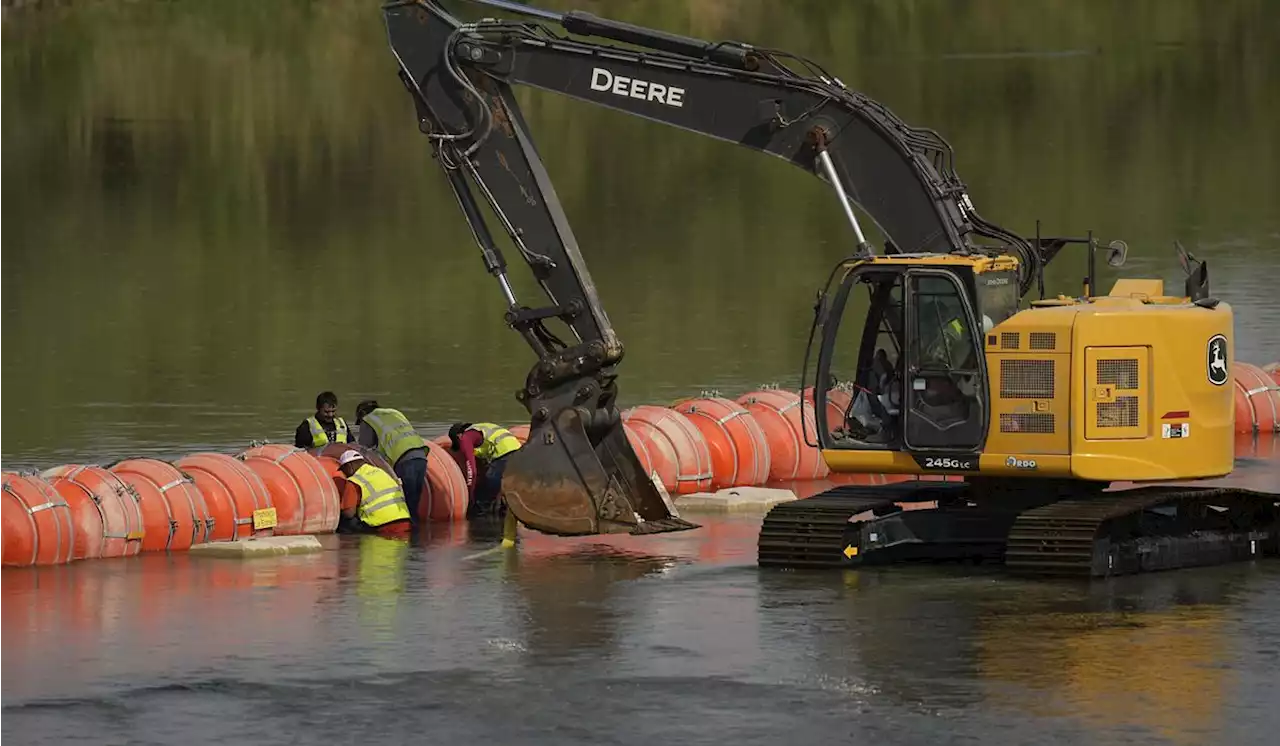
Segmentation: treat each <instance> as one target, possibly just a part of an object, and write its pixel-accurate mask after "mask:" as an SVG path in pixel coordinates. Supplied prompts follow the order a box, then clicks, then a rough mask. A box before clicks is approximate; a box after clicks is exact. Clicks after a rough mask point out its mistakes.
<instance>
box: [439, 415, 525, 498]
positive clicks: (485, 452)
mask: <svg viewBox="0 0 1280 746" xmlns="http://www.w3.org/2000/svg"><path fill="white" fill-rule="evenodd" d="M519 449H520V439H519V438H517V437H516V436H515V433H513V432H511V431H510V430H508V429H507V428H505V427H502V426H501V425H495V424H493V423H492V422H477V423H475V424H472V423H470V422H455V423H453V425H452V426H451V427H450V428H449V453H450V455H452V456H453V458H454V460H455V461H457V462H458V466H459V467H460V468H461V469H462V476H463V478H464V479H466V482H467V491H468V493H469V495H470V499H469V500H468V501H467V517H468V518H477V517H494V516H502V515H503V514H504V513H505V512H506V504H505V503H504V502H503V501H502V499H501V495H502V474H503V471H504V470H505V469H506V467H507V457H508V456H510V455H511V453H512V452H514V451H517V450H519Z"/></svg>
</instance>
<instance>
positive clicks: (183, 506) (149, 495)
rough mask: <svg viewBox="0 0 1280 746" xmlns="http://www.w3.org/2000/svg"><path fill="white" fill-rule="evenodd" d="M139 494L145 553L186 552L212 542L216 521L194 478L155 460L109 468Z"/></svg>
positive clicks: (129, 462)
mask: <svg viewBox="0 0 1280 746" xmlns="http://www.w3.org/2000/svg"><path fill="white" fill-rule="evenodd" d="M108 471H110V472H111V473H113V474H115V475H116V476H117V477H120V479H121V480H122V481H124V483H125V484H128V485H129V486H130V487H132V488H133V490H134V492H136V493H137V494H138V505H139V507H140V508H141V511H142V531H143V536H142V551H144V552H164V551H169V552H175V551H185V550H187V549H190V548H191V547H192V546H194V545H196V544H204V543H205V542H207V541H208V540H209V533H210V530H211V529H212V528H213V525H212V524H213V520H212V518H211V517H210V516H209V509H208V506H207V505H206V504H205V501H204V495H202V494H201V493H200V488H198V487H196V483H195V482H194V481H192V479H191V477H189V476H187V475H186V474H183V473H182V472H180V471H178V469H177V467H175V466H174V465H173V464H170V463H167V462H164V461H160V460H159V459H153V458H137V459H125V460H124V461H120V462H117V463H115V464H113V465H112V466H110V467H108Z"/></svg>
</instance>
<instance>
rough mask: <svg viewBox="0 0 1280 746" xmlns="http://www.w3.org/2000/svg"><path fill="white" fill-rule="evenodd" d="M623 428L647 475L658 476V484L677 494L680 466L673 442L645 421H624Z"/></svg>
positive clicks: (650, 476)
mask: <svg viewBox="0 0 1280 746" xmlns="http://www.w3.org/2000/svg"><path fill="white" fill-rule="evenodd" d="M622 427H623V430H624V431H625V432H626V434H627V440H628V441H630V442H631V448H632V449H633V450H634V451H635V452H636V457H637V458H639V459H640V465H641V466H643V467H644V469H645V475H646V476H648V477H649V478H651V479H652V478H653V475H654V474H657V475H658V482H659V483H661V484H662V486H663V487H664V488H665V489H666V490H667V492H669V493H671V494H676V487H677V485H678V484H679V482H678V481H677V480H678V479H679V477H680V466H679V458H678V457H677V455H676V451H675V446H673V445H672V444H671V441H670V440H669V439H668V438H667V437H666V436H665V435H663V434H662V433H661V432H660V431H659V430H658V428H657V426H656V425H653V424H652V423H649V422H645V421H643V420H631V421H624V422H623V423H622Z"/></svg>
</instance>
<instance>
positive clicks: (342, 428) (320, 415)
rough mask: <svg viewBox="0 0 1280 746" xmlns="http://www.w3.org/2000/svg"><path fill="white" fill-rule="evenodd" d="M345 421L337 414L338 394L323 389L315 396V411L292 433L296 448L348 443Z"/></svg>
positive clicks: (348, 437)
mask: <svg viewBox="0 0 1280 746" xmlns="http://www.w3.org/2000/svg"><path fill="white" fill-rule="evenodd" d="M349 442H351V441H350V436H349V434H348V432H347V421H346V420H344V419H342V418H341V417H339V416H338V395H337V394H335V393H333V392H332V391H323V392H321V393H320V394H319V395H318V396H316V413H315V414H313V415H311V416H310V417H308V418H307V419H305V420H303V421H302V424H300V425H298V429H297V430H296V431H294V433H293V445H294V446H295V447H297V448H304V449H311V448H324V447H325V446H327V445H329V444H330V443H349Z"/></svg>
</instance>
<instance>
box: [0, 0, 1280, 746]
mask: <svg viewBox="0 0 1280 746" xmlns="http://www.w3.org/2000/svg"><path fill="white" fill-rule="evenodd" d="M548 4H549V5H553V6H555V7H561V8H563V7H567V6H566V4H565V3H562V2H561V3H548ZM30 5H32V7H28V8H25V9H23V10H20V11H9V10H6V12H5V18H4V26H3V51H2V52H0V54H2V55H3V74H4V80H3V104H4V126H3V147H4V152H5V158H4V161H3V167H2V168H3V187H4V188H3V198H2V199H3V208H4V217H5V218H6V219H5V220H4V221H3V228H2V230H3V245H4V259H5V266H4V273H3V296H4V297H3V335H2V338H3V341H2V342H0V344H2V345H3V386H4V391H3V393H4V404H5V406H4V407H3V413H2V417H3V420H2V423H3V430H4V439H3V444H2V445H0V452H2V456H3V462H4V467H5V468H17V467H30V466H34V467H41V468H43V467H48V466H54V465H57V464H60V463H67V462H75V461H106V460H112V459H116V458H121V457H124V456H133V455H159V456H178V455H181V454H184V453H189V452H191V451H195V450H200V449H206V448H214V449H219V450H237V449H239V448H243V447H244V445H245V444H247V443H248V442H249V441H250V440H252V439H259V438H269V439H273V440H285V439H287V438H288V437H289V433H290V432H291V431H292V429H293V428H294V426H295V425H296V423H297V422H298V420H299V419H300V418H301V417H303V416H304V415H305V414H306V413H307V412H308V411H309V408H310V404H311V401H312V399H313V398H314V396H315V393H316V392H318V391H320V390H323V389H333V390H335V391H336V392H338V394H339V396H340V397H341V399H342V405H341V409H342V412H343V413H344V414H349V413H350V410H351V408H352V407H353V405H354V403H355V402H356V401H357V400H358V399H360V398H363V397H365V396H377V397H378V398H379V399H381V400H382V401H384V402H386V403H391V404H394V405H396V406H399V407H400V408H402V409H403V410H404V411H406V412H407V413H409V414H410V415H411V416H412V417H413V418H414V419H415V421H416V422H417V423H418V424H419V425H420V427H421V428H422V429H423V430H424V431H426V432H428V433H435V432H439V430H440V428H441V426H442V425H443V424H444V423H447V422H450V421H452V420H455V419H462V418H465V419H472V420H474V419H476V418H478V417H483V418H485V419H497V420H500V421H514V420H516V419H517V418H518V417H519V416H520V415H521V410H520V409H519V407H518V405H517V404H516V402H515V400H514V398H513V397H512V396H511V392H512V391H513V390H514V389H515V388H516V387H517V386H519V385H520V383H521V382H522V381H523V379H524V374H525V372H526V370H527V366H528V364H529V363H530V359H529V355H528V353H527V351H526V350H525V349H524V348H523V347H522V346H521V344H520V342H519V341H518V339H516V338H515V336H514V335H513V334H511V333H510V332H508V331H506V330H505V328H504V327H503V324H502V321H501V312H502V309H501V303H500V296H499V294H498V292H497V288H496V287H494V286H493V284H492V281H491V279H490V278H489V277H488V276H486V275H485V273H484V272H483V270H482V267H481V265H480V262H479V260H478V258H477V257H476V256H475V255H474V250H473V248H472V243H471V240H470V238H469V236H468V235H467V233H466V230H465V227H464V226H463V225H462V223H461V221H460V219H459V218H458V216H457V215H456V210H455V209H454V208H453V206H452V205H451V202H450V200H451V198H449V196H448V194H447V192H446V191H445V189H444V187H443V184H442V182H441V180H440V178H439V175H438V173H437V172H436V170H435V164H434V163H432V161H431V160H430V158H429V156H428V151H427V148H426V145H425V143H424V142H423V140H422V138H421V136H420V135H418V134H417V132H416V129H415V127H414V125H413V119H412V117H413V115H412V108H411V106H410V103H409V101H408V99H407V97H406V96H405V94H404V92H403V90H402V88H401V87H400V84H399V82H398V81H397V80H396V78H395V75H394V68H393V67H392V60H391V59H390V57H389V54H388V52H387V49H386V46H385V40H384V37H383V32H382V29H381V27H380V18H379V15H378V12H377V7H376V3H375V4H373V5H370V4H369V3H366V2H355V1H354V0H353V1H350V2H345V1H336V0H331V1H329V2H315V3H300V2H275V3H261V2H255V1H251V0H224V1H222V2H217V3H197V2H186V1H180V2H168V3H153V4H143V3H126V2H113V1H111V0H102V1H100V2H71V3H58V4H56V6H55V5H53V4H46V5H45V6H44V7H41V4H39V3H36V4H30ZM579 7H584V8H587V9H589V10H592V11H594V12H598V13H603V14H608V15H613V16H615V17H618V18H621V19H624V20H630V21H635V22H639V23H644V24H648V25H655V26H660V27H662V28H666V29H670V30H673V31H677V32H686V33H694V34H698V35H701V36H704V37H710V38H723V37H737V38H744V39H747V40H749V41H752V42H757V43H760V44H769V45H773V46H779V47H783V48H786V49H789V50H793V51H797V52H801V53H805V54H807V55H808V56H812V57H814V58H815V59H818V60H821V61H822V62H824V64H826V66H827V67H829V68H830V69H832V70H833V71H835V72H837V73H838V74H839V75H840V76H841V77H842V78H843V79H844V80H845V81H846V82H847V83H849V84H850V85H852V86H855V87H857V88H859V89H861V90H864V91H866V92H867V93H869V94H870V95H872V96H874V97H876V98H878V99H879V100H881V101H883V102H885V103H886V104H888V105H889V106H890V107H892V108H893V109H894V110H895V111H896V112H898V113H899V114H900V115H901V116H902V117H903V118H905V119H906V120H907V121H908V122H911V123H913V124H920V125H927V126H931V127H934V128H936V129H938V130H939V131H940V132H941V133H942V134H943V135H944V136H945V137H946V138H947V139H948V140H949V141H950V142H951V144H952V145H953V147H954V148H955V150H956V158H957V168H958V171H959V173H960V175H961V177H962V178H964V179H965V180H966V182H967V183H968V184H969V186H970V192H971V194H972V195H973V198H974V200H975V202H976V203H977V205H978V207H979V209H981V210H982V212H983V213H984V214H985V215H986V216H987V217H988V218H991V219H993V220H996V221H997V222H1000V223H1002V224H1004V225H1006V226H1007V227H1009V228H1011V229H1014V230H1018V231H1021V232H1024V233H1030V232H1032V231H1033V230H1034V226H1035V220H1036V219H1041V220H1043V221H1044V225H1045V230H1046V232H1049V233H1071V234H1077V233H1083V232H1085V231H1087V230H1089V229H1093V230H1094V231H1095V232H1096V233H1097V234H1098V235H1099V236H1102V237H1103V238H1104V239H1109V238H1113V237H1118V238H1123V239H1125V240H1126V241H1128V243H1129V245H1130V248H1131V253H1130V265H1129V267H1128V268H1126V270H1125V271H1126V272H1142V273H1154V274H1156V275H1157V276H1160V277H1163V278H1164V279H1165V280H1166V281H1169V282H1173V281H1177V280H1178V270H1177V268H1176V265H1175V264H1174V263H1173V261H1172V259H1173V254H1172V249H1171V244H1172V241H1173V239H1175V238H1178V239H1180V240H1181V241H1182V242H1183V243H1184V244H1186V245H1187V246H1188V247H1189V248H1190V249H1191V250H1192V251H1193V252H1195V253H1196V254H1197V255H1198V256H1200V257H1202V258H1208V259H1209V262H1210V265H1211V268H1212V274H1211V276H1212V281H1213V283H1214V286H1215V289H1216V292H1217V294H1218V295H1220V296H1221V297H1222V298H1224V299H1225V300H1226V301H1228V302H1230V303H1231V304H1233V305H1234V306H1235V308H1236V309H1237V330H1236V331H1237V351H1238V357H1239V358H1240V359H1241V360H1245V361H1249V362H1255V363H1265V362H1269V361H1272V360H1276V359H1280V343H1278V341H1277V337H1276V335H1275V331H1274V330H1275V328H1276V325H1277V323H1280V304H1277V303H1276V301H1275V287H1276V278H1275V272H1274V268H1275V266H1276V261H1277V257H1280V222H1278V221H1280V216H1278V215H1280V214H1278V213H1277V212H1276V211H1275V205H1276V204H1280V176H1278V174H1280V169H1276V168H1274V167H1272V164H1275V163H1277V162H1280V151H1277V140H1276V139H1275V137H1274V122H1275V121H1276V119H1277V116H1280V110H1278V109H1277V107H1278V106H1280V103H1277V102H1280V62H1278V61H1280V57H1277V56H1276V55H1275V54H1274V50H1275V49H1276V48H1277V46H1278V45H1280V25H1277V24H1275V23H1273V22H1272V14H1271V13H1270V11H1271V10H1272V9H1271V8H1270V6H1269V4H1268V3H1267V2H1265V1H1264V0H1251V1H1250V0H1241V1H1240V2H1235V3H1230V4H1223V3H1216V2H1210V1H1209V0H1204V1H1203V2H1192V1H1191V0H1166V1H1165V2H1160V3H1143V4H1131V3H1125V4H1118V3H1110V2H1103V1H1102V0H1087V1H1081V0H1037V1H1036V2H1025V3H1006V2H1000V1H999V0H979V1H977V2H969V3H964V4H955V3H948V2H943V1H942V0H922V1H920V2H915V3H909V4H895V3H881V2H842V3H823V2H803V1H801V0H794V1H792V2H788V3H785V4H779V3H773V2H767V1H765V0H714V1H708V2H699V3H696V4H690V3H683V2H676V1H675V0H662V1H660V2H649V3H642V4H637V3H608V2H592V3H587V4H582V5H580V6H579ZM523 100H524V101H525V102H526V105H527V108H526V113H527V115H528V119H529V121H530V123H531V126H532V128H533V130H534V132H535V135H536V136H537V137H538V142H539V147H540V149H541V151H542V153H543V155H544V157H545V159H546V160H547V163H548V168H549V170H550V173H551V175H552V178H553V179H554V180H555V183H556V185H557V188H558V190H559V193H560V196H561V198H562V200H563V201H564V203H565V207H566V210H567V211H568V214H569V216H570V219H571V220H572V221H573V224H574V226H575V229H576V231H577V234H578V237H579V240H580V243H581V244H582V246H583V248H584V252H585V253H586V255H587V257H588V261H589V262H590V263H591V268H592V270H593V273H594V275H595V278H596V280H597V284H598V286H599V289H600V292H601V295H602V298H603V299H604V302H605V305H606V308H607V310H608V311H609V314H610V317H611V319H612V320H613V321H614V322H615V324H616V325H617V327H618V330H619V333H620V335H621V337H622V339H623V340H624V342H625V343H626V344H627V346H628V358H627V361H626V363H625V364H624V374H625V375H624V378H623V381H622V386H623V397H624V400H623V404H624V405H631V404H636V403H642V402H655V401H658V402H660V401H666V400H670V399H672V398H675V397H677V396H682V395H686V394H688V393H690V392H694V391H697V390H699V389H703V388H716V389H719V390H721V391H723V392H725V393H737V392H740V391H743V390H745V389H747V388H748V387H753V386H755V385H756V384H759V383H762V382H775V381H776V382H782V383H784V384H789V385H794V383H795V378H796V374H797V371H798V369H799V365H800V358H801V355H802V353H803V347H802V345H803V339H804V334H805V333H806V332H807V329H808V318H807V317H808V314H809V309H810V303H811V298H812V292H813V290H814V288H815V287H816V286H817V285H818V284H819V283H820V282H821V280H822V279H823V278H824V277H825V272H826V270H827V269H828V268H829V266H830V264H831V263H832V262H833V261H835V260H836V259H838V258H839V257H841V256H843V255H844V254H845V253H846V252H847V251H848V249H849V239H848V236H847V233H848V232H847V230H846V228H845V226H844V224H843V222H842V220H843V218H842V216H841V214H840V212H839V210H838V209H835V206H834V204H833V202H832V198H831V195H830V194H829V193H828V192H826V191H825V190H824V189H822V188H821V187H820V186H819V185H818V184H816V183H815V182H813V180H812V179H810V178H808V177H805V176H804V175H803V174H799V173H795V172H793V171H792V170H790V169H789V168H788V167H787V166H786V165H785V164H778V163H774V162H772V161H770V160H768V159H763V160H762V159H759V158H758V157H755V156H752V155H751V154H750V153H748V152H746V151H742V150H740V149H735V148H733V147H730V146H725V145H722V144H718V143H712V142H708V141H705V140H703V139H700V138H697V137H696V136H692V135H686V134H683V133H677V132H673V131H671V130H668V129H664V128H662V127H660V126H658V125H653V124H650V123H647V122H641V121H638V120H634V119H627V118H624V117H622V116H620V115H617V114H614V113H612V112H605V111H602V110H599V109H593V108H589V107H587V106H585V105H581V104H577V103H574V102H568V101H565V100H561V99H555V98H551V97H549V96H540V95H529V96H525V97H524V99H523ZM1082 271H1083V269H1082V265H1081V264H1080V263H1079V260H1078V258H1072V257H1064V258H1062V259H1060V260H1058V262H1057V263H1055V265H1054V266H1053V267H1052V268H1051V272H1050V278H1049V279H1050V283H1049V291H1050V292H1074V291H1075V290H1076V289H1077V288H1078V287H1079V279H1080V276H1081V273H1082ZM1115 276H1116V275H1115V273H1114V272H1111V271H1110V270H1106V274H1105V275H1104V279H1105V281H1109V280H1110V279H1112V278H1114V277H1115ZM518 279H520V280H522V282H523V284H519V285H518V290H519V291H520V292H521V293H522V294H523V295H525V296H529V294H530V293H531V292H532V290H531V285H530V283H529V282H527V278H518ZM375 285H376V286H377V287H379V288H382V290H381V291H380V292H376V293H375V292H373V290H372V288H373V287H374V286H375ZM1239 467H1240V469H1239V472H1238V474H1237V475H1236V476H1235V477H1234V479H1235V480H1237V482H1238V483H1241V484H1248V485H1251V486H1258V487H1261V488H1264V489H1280V473H1278V471H1277V469H1276V467H1275V466H1274V465H1273V463H1271V462H1264V461H1252V460H1242V461H1241V462H1240V464H1239ZM757 520H758V519H740V520H739V519H735V520H711V521H708V523H707V526H706V528H705V529H704V530H703V531H700V532H696V533H690V534H682V535H679V536H669V537H650V538H649V539H646V540H644V541H639V540H629V539H619V540H610V541H583V542H564V541H560V542H556V541H552V540H550V539H546V538H543V537H537V536H526V537H524V539H523V545H522V546H521V548H520V551H519V552H517V553H514V554H494V553H489V554H483V555H481V556H475V555H477V554H479V553H482V552H485V551H486V550H487V549H489V548H490V547H491V546H492V541H491V537H484V536H476V537H470V536H468V535H467V534H466V532H465V531H462V530H458V531H455V532H453V533H448V532H446V533H444V535H437V536H430V537H422V538H421V540H420V541H417V542H415V543H414V544H413V545H408V544H400V543H395V542H389V541H385V540H379V539H364V540H359V541H350V540H345V539H343V540H339V539H338V538H336V537H327V538H326V539H325V541H326V544H327V547H328V548H329V549H330V550H331V551H328V552H326V553H324V554H322V555H319V556H316V557H308V558H296V559H290V560H287V561H271V562H266V563H251V564H239V563H234V562H225V561H223V562H214V561H206V562H198V561H196V560H194V559H192V558H187V557H145V558H138V559H136V560H120V561H104V562H97V563H82V564H79V565H73V566H69V567H65V568H57V569H51V570H39V571H28V572H13V571H9V570H6V571H4V572H3V575H2V576H0V590H2V592H3V598H2V599H0V601H2V603H0V613H2V615H3V629H2V636H3V650H2V652H3V656H2V658H3V662H2V666H3V704H4V710H3V719H2V725H0V727H2V728H3V735H4V737H5V738H6V739H12V742H13V743H15V744H22V743H32V744H37V743H50V744H62V743H76V742H82V743H95V744H96V743H142V744H145V743H182V744H213V743H223V742H226V741H227V740H229V739H237V741H238V742H241V743H249V744H253V743H315V742H353V741H356V740H366V739H372V738H378V737H386V738H388V739H389V740H388V742H394V743H401V742H405V741H408V740H410V739H412V740H415V741H421V740H426V739H435V740H437V741H439V742H442V743H473V742H478V741H481V740H482V739H486V740H490V741H493V742H496V743H586V742H591V743H637V744H640V743H643V744H651V743H654V742H671V743H734V742H736V743H778V742H780V741H792V742H800V743H810V742H824V743H826V742H850V741H853V742H860V741H874V742H883V743H913V744H914V743H928V744H933V743H946V742H953V741H974V740H979V739H980V740H981V741H983V742H994V743H1011V744H1013V743H1016V744H1025V743H1049V742H1055V741H1060V740H1070V741H1075V742H1081V743H1148V742H1153V741H1155V742H1167V743H1178V744H1184V743H1185V744H1198V743H1241V744H1244V743H1262V742H1267V741H1269V740H1270V738H1271V737H1270V736H1269V735H1268V734H1274V733H1275V732H1276V731H1277V730H1280V714H1278V713H1277V709H1276V708H1275V703H1276V698H1275V695H1274V691H1273V688H1272V687H1270V686H1269V684H1270V681H1271V679H1272V678H1274V669H1275V666H1276V664H1277V662H1278V660H1277V651H1278V650H1280V632H1277V631H1276V630H1277V629H1280V608H1278V607H1280V601H1277V599H1280V568H1278V567H1277V566H1276V565H1275V564H1261V565H1242V566H1237V567H1231V568H1219V569H1211V570H1204V571H1193V572H1185V573H1175V574H1169V575H1165V576H1159V577H1151V578H1142V579H1134V580H1123V581H1114V582H1108V583H1102V584H1095V585H1093V586H1091V587H1086V586H1079V585H1060V584H1038V583H1037V584H1030V583H1023V582H1016V581H1013V580H1010V579H1007V578H1005V577H1003V576H1002V575H1001V574H1000V573H999V572H998V571H997V572H987V571H981V570H953V571H939V570H929V571H917V570H911V571H897V570H895V571H890V572H858V573H849V574H840V573H835V574H818V575H806V574H797V573H788V572H769V571H760V570H758V569H756V568H755V567H754V559H755V554H754V535H755V528H756V521H757Z"/></svg>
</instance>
